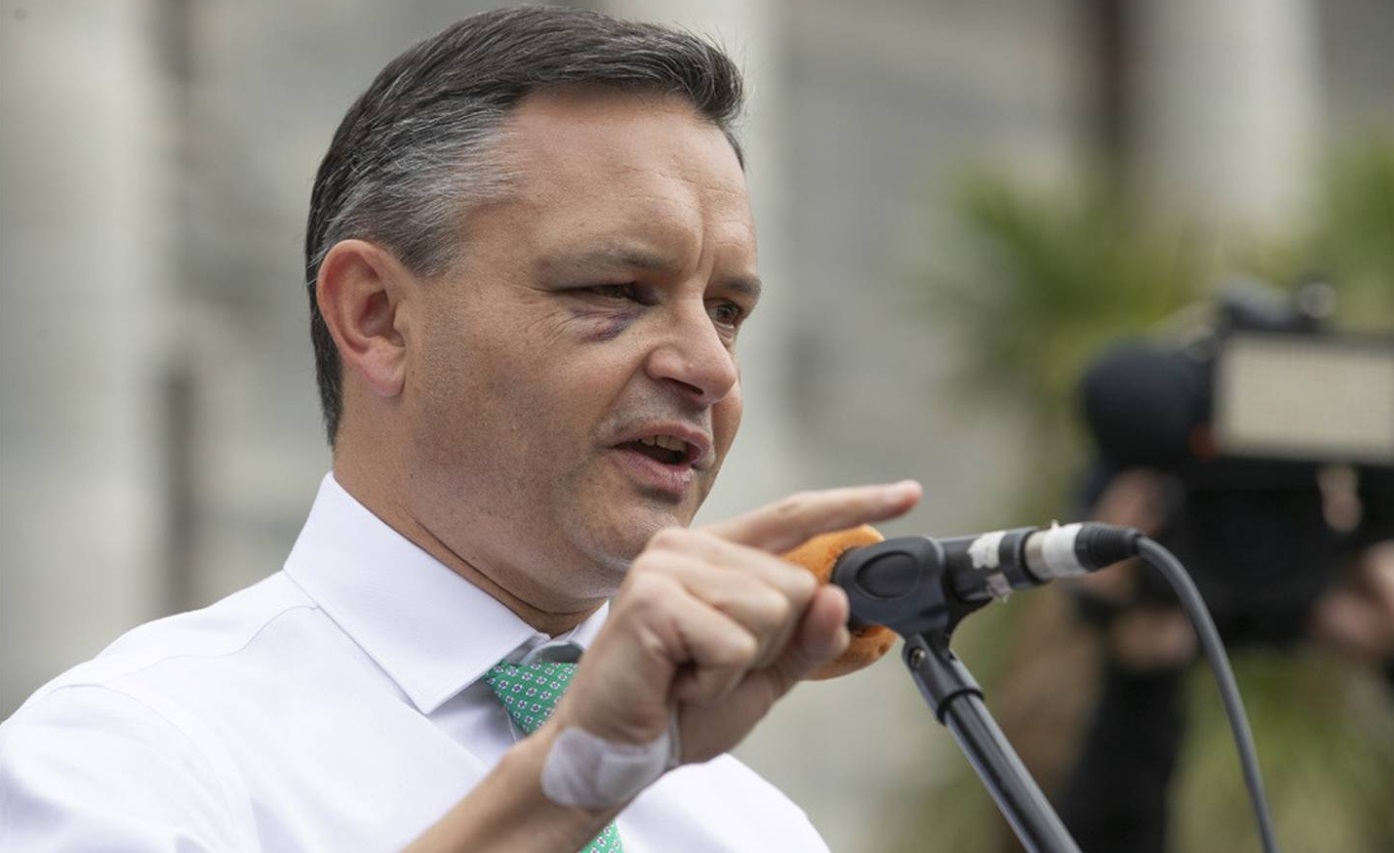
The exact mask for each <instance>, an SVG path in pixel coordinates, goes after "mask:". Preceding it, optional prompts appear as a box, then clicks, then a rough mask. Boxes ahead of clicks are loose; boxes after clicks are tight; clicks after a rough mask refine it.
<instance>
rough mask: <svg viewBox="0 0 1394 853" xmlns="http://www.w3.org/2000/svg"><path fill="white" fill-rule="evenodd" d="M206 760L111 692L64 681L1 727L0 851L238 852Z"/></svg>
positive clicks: (157, 719) (172, 730)
mask: <svg viewBox="0 0 1394 853" xmlns="http://www.w3.org/2000/svg"><path fill="white" fill-rule="evenodd" d="M233 813H234V812H233V810H232V809H231V808H229V807H228V797H227V793H226V789H225V786H224V784H223V783H222V781H221V780H220V779H219V776H218V774H217V772H216V771H215V769H214V767H213V765H212V763H211V762H210V761H209V760H208V759H207V758H206V757H205V756H204V754H203V753H202V751H201V750H200V749H199V748H198V746H197V745H196V744H195V743H194V742H193V741H192V740H190V739H189V738H188V736H187V735H185V734H184V733H183V732H181V731H180V729H179V728H178V727H176V726H175V725H174V724H172V723H171V722H170V721H169V720H168V719H166V718H165V717H164V716H162V715H161V714H160V713H158V712H157V711H155V710H154V709H152V708H151V707H149V706H148V705H146V704H144V703H142V702H140V701H138V700H136V699H134V698H132V697H131V696H128V695H126V694H124V693H121V692H119V691H117V690H113V689H109V688H106V687H100V686H72V687H64V688H60V689H57V690H54V691H53V692H51V693H48V694H46V695H44V696H42V697H37V698H36V699H35V700H32V701H31V702H30V703H29V704H27V705H25V706H24V707H23V708H21V709H20V710H19V711H18V712H16V714H15V715H14V716H13V717H12V718H10V719H9V720H8V721H6V722H5V724H4V725H3V726H0V851H21V850H22V851H25V853H60V851H61V853H77V851H91V850H102V851H108V853H176V851H177V853H225V852H226V853H231V851H238V853H243V851H246V850H247V849H248V847H247V844H246V843H245V841H246V839H243V838H240V837H239V833H238V832H237V826H236V822H235V821H234V819H233V817H232V815H233Z"/></svg>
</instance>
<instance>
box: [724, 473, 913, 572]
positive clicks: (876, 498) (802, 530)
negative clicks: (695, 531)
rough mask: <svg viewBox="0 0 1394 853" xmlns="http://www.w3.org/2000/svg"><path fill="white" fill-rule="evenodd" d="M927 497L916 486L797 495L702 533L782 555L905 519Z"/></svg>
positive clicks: (906, 484) (851, 488) (888, 485)
mask: <svg viewBox="0 0 1394 853" xmlns="http://www.w3.org/2000/svg"><path fill="white" fill-rule="evenodd" d="M922 493H923V489H922V488H921V486H920V484H919V483H917V482H915V481H914V480H902V481H900V482H898V483H886V484H882V485H876V486H847V487H844V488H839V489H824V490H821V491H813V492H798V493H797V494H793V495H790V496H789V497H787V498H784V499H783V500H779V501H776V502H774V503H772V504H767V505H766V506H763V507H760V508H759V509H756V510H753V511H751V512H748V513H746V514H745V515H741V516H737V517H736V518H732V519H729V520H727V521H719V522H716V523H715V524H709V525H706V526H705V527H704V528H703V529H704V530H706V531H707V532H708V533H712V534H715V535H717V536H720V537H721V538H723V539H729V540H731V541H732V542H739V543H741V544H743V545H749V546H751V547H753V548H760V549H761V550H764V551H769V552H771V553H775V554H782V553H784V552H785V551H788V550H790V549H792V548H795V547H797V546H799V545H802V544H803V543H804V542H807V541H808V540H809V539H812V538H813V537H814V536H817V535H818V534H820V533H831V532H832V531H834V530H844V529H846V528H848V527H856V526H857V525H859V524H869V523H871V522H875V521H885V520H886V519H888V518H896V517H898V516H901V515H904V514H905V513H907V512H909V511H910V508H911V507H913V506H914V505H915V504H917V503H919V501H920V495H921V494H922Z"/></svg>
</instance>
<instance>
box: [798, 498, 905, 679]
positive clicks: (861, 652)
mask: <svg viewBox="0 0 1394 853" xmlns="http://www.w3.org/2000/svg"><path fill="white" fill-rule="evenodd" d="M884 538H885V537H883V536H882V535H881V534H880V533H878V532H876V528H874V527H870V526H868V525H865V524H863V525H862V526H861V527H853V528H851V529H848V530H839V531H837V532H835V533H824V534H823V535H822V536H815V537H813V538H812V539H810V540H808V541H807V542H805V543H804V544H802V545H800V546H799V547H797V548H795V549H794V550H792V551H790V552H788V553H787V554H784V555H783V557H784V559H786V560H788V561H789V562H791V563H797V564H798V565H800V566H803V567H804V568H805V569H808V570H809V571H810V572H813V574H814V576H815V577H817V578H818V580H819V581H820V582H822V583H829V582H830V580H831V577H832V573H833V567H834V566H835V565H837V558H838V557H841V556H842V553H843V552H844V551H846V550H848V549H849V548H856V547H859V546H862V545H872V544H875V543H877V542H880V541H882V540H883V539H884ZM894 642H895V632H894V631H892V630H891V629H889V628H883V627H881V626H879V625H872V626H870V627H866V628H859V629H857V630H854V631H852V643H851V644H850V645H849V646H848V647H847V650H846V651H844V652H843V653H842V655H841V656H840V657H838V658H837V659H835V660H832V661H829V662H828V663H825V664H823V666H821V667H819V668H818V669H816V670H814V672H813V674H812V675H810V676H809V679H811V680H814V681H821V680H823V679H825V678H836V677H837V676H839V675H846V674H847V673H849V672H855V671H856V670H859V669H861V668H862V667H865V666H870V665H871V664H873V663H875V662H876V661H878V660H880V659H881V656H882V655H884V654H885V653H886V652H888V651H890V650H891V645H892V644H893V643H894Z"/></svg>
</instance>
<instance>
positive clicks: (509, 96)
mask: <svg viewBox="0 0 1394 853" xmlns="http://www.w3.org/2000/svg"><path fill="white" fill-rule="evenodd" d="M567 84H598V85H604V86H614V87H617V88H620V89H623V90H627V91H628V90H633V91H641V92H656V93H661V94H670V95H678V96H681V97H683V98H685V99H686V100H688V101H689V102H691V103H692V105H693V106H694V107H695V108H696V109H697V111H698V112H699V113H700V114H701V115H702V116H703V117H704V118H705V119H706V120H707V121H710V122H711V123H712V124H713V125H715V126H716V127H718V128H720V129H721V131H722V132H723V133H724V134H725V135H726V138H727V139H728V140H730V142H731V145H732V147H733V148H734V149H735V151H736V155H737V157H741V156H742V155H741V149H740V145H739V143H738V142H737V140H736V138H735V131H734V123H735V121H736V119H737V118H738V116H739V115H740V111H741V108H742V103H743V93H742V84H741V76H740V72H739V70H738V69H737V68H736V67H735V65H734V64H733V63H732V62H731V60H730V59H729V58H728V57H727V56H726V55H725V54H724V53H722V52H721V51H720V50H719V49H717V48H716V47H714V46H712V45H710V44H708V43H706V42H705V41H703V40H701V39H699V38H697V37H696V36H693V35H691V34H690V33H685V32H681V31H676V30H672V29H668V28H665V27H661V26H657V25H653V24H643V23H635V22H629V21H622V20H619V19H616V18H612V17H609V16H606V15H603V14H600V13H598V12H591V11H584V10H578V9H567V8H560V7H523V8H514V9H503V10H497V11H493V12H485V13H483V14H479V15H474V16H472V17H469V18H466V19H465V20H463V21H460V22H458V23H456V24H454V25H453V26H451V27H449V28H448V29H446V30H445V31H443V32H442V33H440V34H439V35H437V36H435V37H433V38H430V39H427V40H425V41H423V42H421V43H419V44H417V45H415V46H414V47H412V48H410V49H409V50H407V51H406V52H405V53H403V54H402V55H401V56H399V57H397V58H396V59H394V60H393V61H392V62H390V63H388V65H387V67H385V68H384V69H383V70H382V72H381V73H379V74H378V76H377V79H375V80H374V81H373V83H372V85H371V86H369V87H368V90H367V91H366V92H364V93H363V95H362V96H360V97H359V99H358V100H357V101H356V102H355V103H354V105H353V106H352V107H350V108H349V111H348V113H347V114H346V115H345V116H344V120H343V122H342V123H340V125H339V129H338V131H337V132H336V133H335V134H334V140H333V142H332V143H331V144H330V147H329V151H328V153H327V154H326V155H325V158H324V161H323V162H322V163H321V164H320V168H319V172H318V174H317V176H316V178H315V187H314V191H313V193H312V195H311V199H310V217H309V223H308V225H307V228H306V233H305V281H306V285H307V289H308V291H309V297H310V338H311V341H312V343H313V344H314V350H315V371H316V377H317V380H318V383H319V394H320V405H321V409H322V412H323V415H324V426H325V431H326V433H327V434H328V437H329V443H330V445H331V446H332V445H333V443H334V440H335V437H336V435H337V434H338V429H339V423H340V420H341V418H342V414H343V412H342V409H343V387H342V367H341V365H340V362H339V356H338V351H337V349H336V348H335V346H334V341H333V338H332V337H331V336H330V334H329V329H328V327H327V326H326V325H325V322H324V317H323V316H322V315H321V314H320V311H319V306H318V303H317V302H316V299H315V283H316V280H317V278H318V276H319V267H320V264H321V263H322V262H323V261H324V258H325V255H327V254H328V252H329V250H330V248H332V247H333V246H334V244H336V243H338V242H340V241H342V240H347V239H352V238H358V239H363V240H368V241H371V242H374V243H377V244H379V245H381V246H383V247H385V248H387V249H388V250H389V251H391V252H392V253H393V254H394V255H395V256H396V257H397V258H398V259H399V260H400V261H401V262H402V263H403V264H404V265H405V266H406V267H407V268H408V269H411V270H412V271H413V272H415V273H417V274H418V275H433V274H437V273H440V272H442V271H444V270H445V269H448V268H449V265H450V264H451V263H452V262H453V261H455V260H456V259H457V258H458V257H459V256H460V254H461V252H462V251H463V249H464V247H465V245H466V239H465V238H466V235H465V234H464V233H462V231H463V229H462V223H463V221H464V217H465V216H466V215H467V214H468V212H469V211H470V210H471V209H473V208H474V207H476V206H477V205H479V204H482V203H484V202H487V201H490V200H493V199H496V198H498V197H500V196H501V195H502V194H504V193H506V192H507V190H508V188H509V187H510V186H511V183H512V180H513V177H514V176H513V175H511V174H510V172H509V170H508V165H507V163H506V162H505V158H504V156H503V152H502V148H503V146H501V145H500V144H499V140H500V137H501V134H502V128H503V123H504V121H505V119H506V118H507V117H508V114H509V112H510V110H512V109H513V108H514V107H515V106H516V105H517V104H518V102H519V101H520V100H521V99H522V98H523V97H524V96H525V95H526V94H527V93H528V92H530V91H532V90H534V89H537V88H541V87H548V86H560V85H567Z"/></svg>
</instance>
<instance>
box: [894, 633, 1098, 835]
mask: <svg viewBox="0 0 1394 853" xmlns="http://www.w3.org/2000/svg"><path fill="white" fill-rule="evenodd" d="M904 658H905V665H906V667H908V668H909V670H910V677H911V678H913V679H914V681H915V686H916V687H918V688H919V689H920V694H921V695H923V696H924V698H925V701H926V702H928V703H929V708H930V710H931V711H933V712H934V716H935V717H936V718H938V720H939V722H941V723H943V724H944V726H945V727H946V728H947V729H948V730H949V731H950V732H951V733H952V734H953V736H954V739H955V740H956V741H958V746H959V749H961V750H963V754H964V755H965V756H967V758H968V761H969V763H971V764H972V765H973V769H974V770H975V771H977V773H978V778H979V779H981V780H982V783H983V786H984V787H986V788H987V790H988V793H990V794H991V795H992V799H993V800H994V801H996V803H997V808H998V810H999V811H1001V812H1002V816H1003V817H1005V818H1006V819H1007V822H1008V823H1009V824H1011V826H1012V831H1013V832H1015V833H1016V837H1017V838H1019V839H1020V840H1021V843H1022V846H1024V847H1025V848H1026V849H1027V850H1029V851H1032V853H1079V845H1077V844H1075V840H1074V838H1072V837H1071V836H1070V833H1069V831H1068V830H1067V829H1065V825H1064V824H1063V823H1061V822H1060V817H1059V815H1057V814H1056V813H1055V810H1054V809H1053V808H1052V807H1051V805H1050V802H1049V801H1047V800H1046V798H1045V795H1044V794H1042V793H1041V789H1040V787H1038V786H1037V785H1036V781H1035V780H1034V779H1032V778H1031V774H1030V772H1028V771H1027V769H1026V767H1025V765H1023V764H1022V763H1021V759H1020V758H1018V757H1017V754H1016V751H1015V750H1013V749H1012V745H1011V743H1009V742H1008V741H1007V737H1006V735H1004V734H1003V733H1002V730H1001V729H1000V728H998V727H997V722H996V721H995V720H993V718H992V715H991V714H990V713H988V710H987V706H986V705H984V704H983V691H982V688H981V687H979V686H978V682H977V681H975V680H974V679H973V674H972V673H970V672H969V671H968V668H967V667H965V666H964V665H963V664H962V663H960V662H959V659H958V657H957V656H955V655H954V653H953V651H952V650H950V649H949V644H948V638H947V636H945V635H937V636H928V637H926V636H925V635H923V634H915V635H912V636H909V637H906V638H905V654H904Z"/></svg>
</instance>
